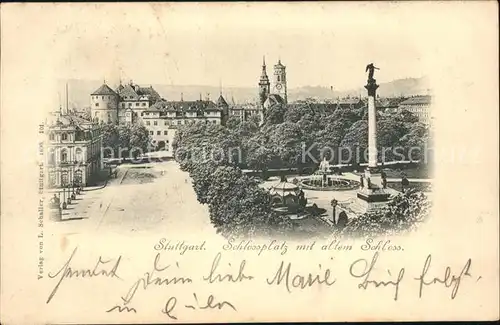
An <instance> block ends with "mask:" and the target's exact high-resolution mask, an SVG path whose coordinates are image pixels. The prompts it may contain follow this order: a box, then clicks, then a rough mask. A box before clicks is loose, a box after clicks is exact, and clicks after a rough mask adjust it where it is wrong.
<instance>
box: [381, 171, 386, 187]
mask: <svg viewBox="0 0 500 325" xmlns="http://www.w3.org/2000/svg"><path fill="white" fill-rule="evenodd" d="M381 175H382V187H383V188H387V174H386V173H385V172H384V171H382V173H381Z"/></svg>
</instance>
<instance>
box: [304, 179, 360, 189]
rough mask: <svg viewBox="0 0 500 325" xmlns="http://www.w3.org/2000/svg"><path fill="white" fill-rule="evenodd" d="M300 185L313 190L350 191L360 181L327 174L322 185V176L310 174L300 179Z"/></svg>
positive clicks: (358, 184)
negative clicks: (310, 175)
mask: <svg viewBox="0 0 500 325" xmlns="http://www.w3.org/2000/svg"><path fill="white" fill-rule="evenodd" d="M300 185H301V186H302V188H304V189H306V190H313V191H351V190H355V189H357V188H359V186H360V185H361V183H360V182H358V181H355V180H352V179H348V178H342V177H337V176H334V177H331V176H328V177H327V179H326V182H324V185H323V179H322V178H319V177H317V176H316V177H314V176H312V177H305V178H303V179H301V180H300Z"/></svg>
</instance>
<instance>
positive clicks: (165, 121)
mask: <svg viewBox="0 0 500 325" xmlns="http://www.w3.org/2000/svg"><path fill="white" fill-rule="evenodd" d="M228 116H229V105H228V104H227V102H226V100H225V99H224V97H223V96H222V94H221V95H220V96H219V99H218V100H217V103H214V102H212V101H210V100H209V99H208V98H207V99H205V100H201V99H200V100H196V101H184V100H182V99H181V100H180V101H165V100H160V101H158V102H156V103H155V104H154V105H152V106H151V107H149V108H148V109H146V110H144V111H143V112H142V116H141V119H142V123H144V125H145V127H146V129H147V130H148V131H149V135H150V137H151V142H152V145H153V146H154V147H155V149H156V150H164V151H166V152H167V154H168V155H173V151H172V143H173V140H174V137H175V133H176V131H177V127H179V126H181V125H190V124H194V123H205V124H217V125H219V124H225V122H226V121H227V118H228Z"/></svg>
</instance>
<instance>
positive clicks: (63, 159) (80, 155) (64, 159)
mask: <svg viewBox="0 0 500 325" xmlns="http://www.w3.org/2000/svg"><path fill="white" fill-rule="evenodd" d="M75 160H76V161H82V160H83V151H82V149H80V148H76V150H75ZM54 162H55V150H54V149H52V150H50V152H49V163H50V164H53V163H54ZM61 162H68V150H67V149H62V150H61Z"/></svg>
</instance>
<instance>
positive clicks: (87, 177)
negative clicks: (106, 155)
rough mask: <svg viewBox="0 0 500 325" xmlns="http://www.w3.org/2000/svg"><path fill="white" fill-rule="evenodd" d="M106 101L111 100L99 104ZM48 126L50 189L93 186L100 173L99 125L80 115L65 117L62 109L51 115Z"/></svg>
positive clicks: (47, 171)
mask: <svg viewBox="0 0 500 325" xmlns="http://www.w3.org/2000/svg"><path fill="white" fill-rule="evenodd" d="M100 96H108V95H100ZM109 96H111V95H109ZM101 100H102V99H101ZM106 100H110V99H109V98H106V99H105V100H104V101H102V102H99V103H100V104H101V103H103V102H105V101H106ZM45 124H46V128H45V130H46V132H47V136H48V140H47V155H46V162H45V166H46V175H47V184H48V187H49V188H57V187H63V186H68V185H77V184H78V185H83V186H86V185H89V184H91V183H92V181H93V179H95V177H96V176H97V175H98V174H99V171H100V170H101V146H102V143H101V141H102V140H101V138H102V136H101V128H100V126H99V125H98V124H97V123H95V122H91V121H88V120H86V119H83V118H80V117H78V116H74V115H71V114H63V113H62V112H61V110H59V111H58V112H55V113H52V114H51V115H50V117H49V118H48V119H47V120H46V122H45Z"/></svg>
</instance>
